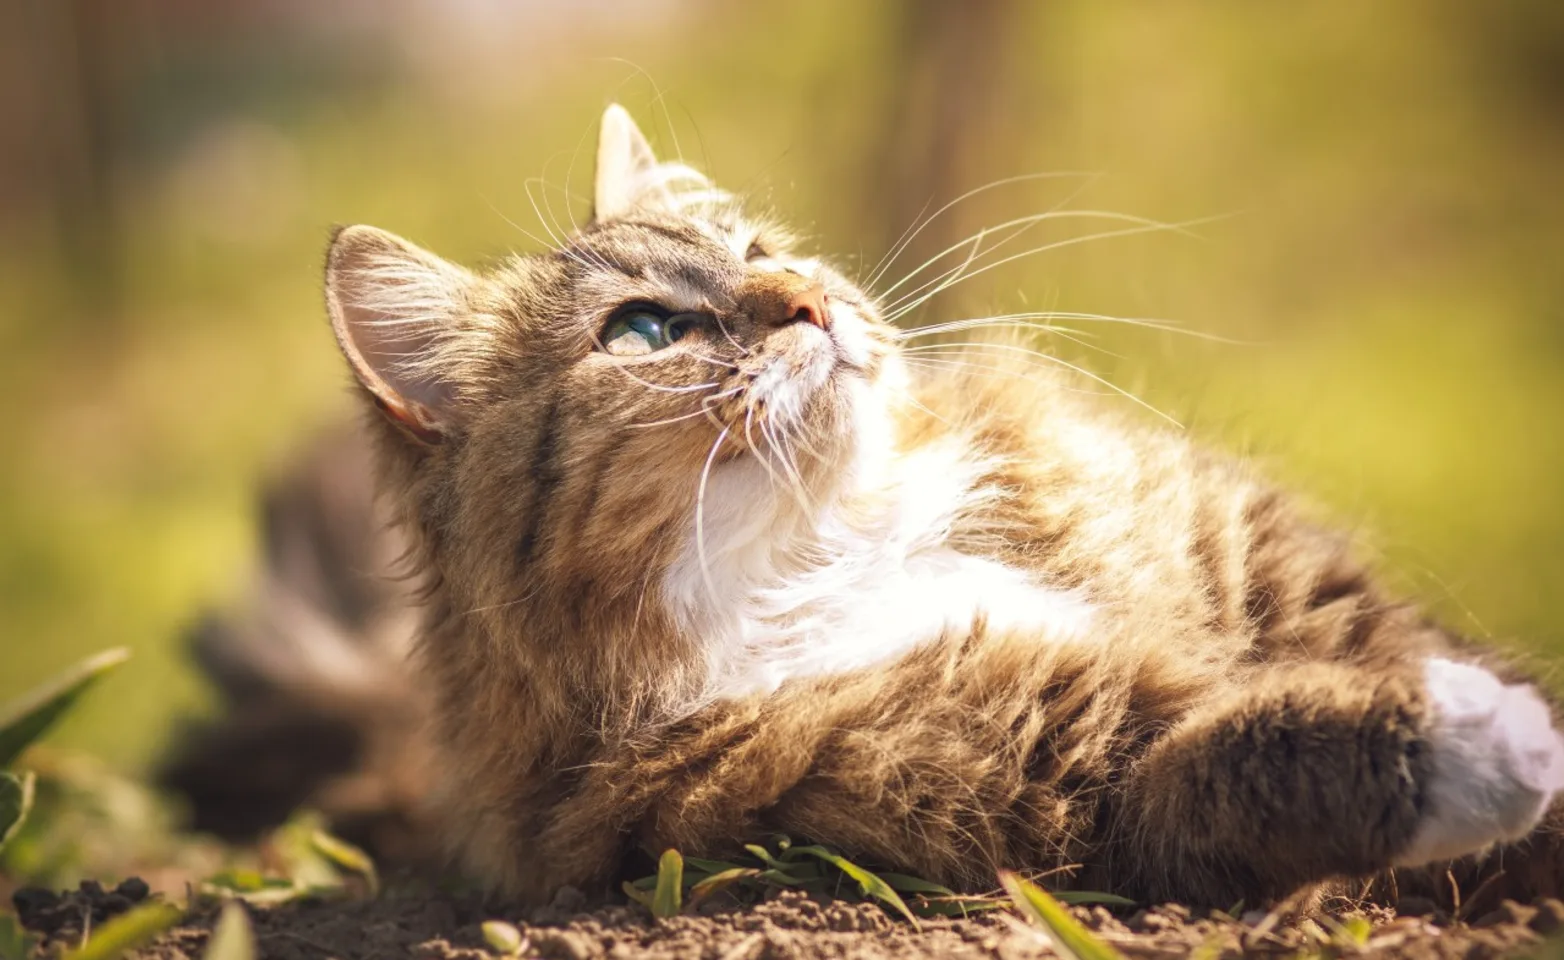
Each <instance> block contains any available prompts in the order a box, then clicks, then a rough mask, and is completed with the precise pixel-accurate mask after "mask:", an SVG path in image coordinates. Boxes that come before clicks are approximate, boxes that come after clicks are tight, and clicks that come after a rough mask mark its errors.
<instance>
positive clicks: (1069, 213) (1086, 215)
mask: <svg viewBox="0 0 1564 960" xmlns="http://www.w3.org/2000/svg"><path fill="white" fill-rule="evenodd" d="M1092 219H1095V220H1117V221H1121V222H1126V223H1134V224H1137V225H1140V226H1150V225H1152V224H1158V225H1160V226H1168V225H1167V224H1160V223H1159V222H1158V221H1155V220H1148V219H1146V218H1145V217H1136V216H1131V215H1130V214H1127V213H1114V212H1113V211H1111V210H1058V209H1053V210H1047V211H1044V212H1043V213H1032V214H1028V215H1026V216H1024V217H1016V218H1015V219H1013V220H1006V221H1005V222H1003V223H996V224H992V225H990V226H986V227H984V228H982V229H981V230H979V231H978V232H977V233H975V234H972V235H971V236H969V237H966V238H964V239H962V240H958V241H957V242H955V243H953V244H951V245H950V246H948V247H946V248H945V249H943V250H941V251H940V252H939V253H936V254H935V255H934V256H932V257H930V258H929V259H927V260H925V261H923V262H922V263H920V264H919V265H918V266H916V267H914V268H913V269H912V271H911V272H909V273H908V274H906V275H905V276H903V277H902V278H901V279H900V280H898V281H896V282H895V283H893V284H891V285H890V286H889V287H887V288H886V289H885V290H883V291H881V293H880V297H881V299H884V298H886V297H889V296H890V295H891V294H893V293H895V292H896V291H897V290H899V289H901V288H902V287H903V286H905V285H906V284H907V283H909V282H911V280H912V279H913V278H914V277H916V276H917V275H918V274H920V273H922V272H923V271H925V270H927V269H928V268H929V267H931V266H933V265H934V264H936V263H938V262H939V261H941V260H943V259H944V258H946V257H948V256H950V255H951V254H953V253H955V252H956V251H957V250H960V249H962V248H963V247H966V246H968V245H970V244H972V243H974V242H978V241H981V240H982V239H983V238H984V237H987V236H989V235H991V234H994V233H998V232H999V231H1001V230H1009V229H1011V228H1012V227H1030V226H1032V225H1033V224H1038V223H1044V222H1046V221H1049V220H1092Z"/></svg>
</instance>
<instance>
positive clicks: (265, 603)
mask: <svg viewBox="0 0 1564 960" xmlns="http://www.w3.org/2000/svg"><path fill="white" fill-rule="evenodd" d="M259 527H260V536H261V543H262V547H263V550H262V554H261V556H260V558H259V564H258V569H257V570H256V571H255V573H254V574H253V576H252V579H251V582H250V583H249V585H248V587H247V589H246V591H245V593H244V595H243V596H242V598H241V599H240V601H239V602H238V603H237V604H236V605H234V606H232V607H230V608H227V609H223V610H219V611H210V612H208V613H207V614H205V615H204V616H203V617H202V618H201V619H200V620H199V621H198V622H197V624H196V625H195V626H194V627H193V628H192V630H191V632H190V638H189V643H190V649H191V653H192V655H193V656H194V658H195V660H196V663H197V665H198V666H199V668H200V669H201V671H202V672H203V673H204V674H205V676H206V677H207V678H208V679H209V680H210V681H211V683H212V684H213V686H214V687H215V688H216V690H217V693H218V695H219V697H220V699H221V701H222V710H221V713H220V714H219V716H218V717H217V718H216V719H215V720H212V721H207V722H202V723H197V724H192V725H191V726H190V727H189V728H188V729H187V730H186V731H185V733H184V735H183V736H181V737H179V738H178V739H177V741H176V742H177V746H176V748H175V750H174V751H173V753H172V755H171V756H170V757H169V758H168V760H167V761H166V762H165V763H164V765H163V767H162V769H161V771H160V774H159V781H160V783H161V784H162V785H163V786H164V787H166V788H167V789H169V790H171V791H173V792H174V793H177V794H181V795H183V796H184V797H185V798H186V799H187V801H188V803H189V808H190V815H191V820H192V826H193V827H194V828H195V829H198V830H202V831H206V832H211V833H215V834H217V835H219V836H222V837H225V838H228V839H232V840H236V841H237V840H249V839H253V838H254V837H255V836H256V835H257V834H259V833H261V832H263V831H264V830H266V829H267V828H269V827H272V826H275V825H277V824H279V823H281V822H283V820H285V819H286V818H287V817H288V815H289V814H290V813H291V812H293V811H294V810H295V809H297V808H300V807H309V808H313V809H316V810H319V811H320V812H322V813H324V814H325V815H326V816H327V818H328V819H329V820H330V821H331V824H332V827H333V829H334V830H336V831H337V832H338V833H340V834H341V835H343V836H344V837H347V838H348V839H351V840H353V841H355V842H358V843H362V844H364V845H366V846H368V847H370V848H371V850H372V852H374V853H375V854H376V855H377V856H380V857H382V858H385V859H390V860H402V861H409V860H411V861H419V860H425V859H428V858H430V857H432V856H433V855H434V851H433V849H432V843H431V841H430V839H429V837H430V835H431V831H430V830H428V829H427V826H428V824H427V822H426V821H427V815H426V814H425V813H424V803H423V801H424V797H425V794H426V793H427V786H428V784H429V782H430V779H431V778H430V776H429V772H430V771H429V769H428V768H429V766H430V764H429V763H428V761H429V759H430V757H431V753H430V752H429V750H428V748H427V746H426V743H425V741H424V739H423V731H424V720H425V713H426V710H427V706H426V702H425V701H424V699H423V698H422V697H421V696H420V694H419V691H418V690H417V688H416V686H415V685H414V684H413V683H412V678H411V677H410V675H409V672H408V670H407V668H406V660H407V654H408V651H409V648H410V646H411V643H412V637H413V630H414V616H415V609H414V603H413V595H414V590H415V587H414V585H413V584H411V583H409V581H408V580H407V579H406V577H404V576H399V575H398V573H397V570H398V565H399V561H400V559H401V556H402V553H403V550H404V549H405V541H404V539H403V537H402V536H400V535H399V534H398V532H397V531H396V529H395V528H394V527H393V526H392V525H391V524H390V523H389V522H388V518H387V517H386V516H385V515H384V512H383V511H382V510H381V509H379V508H378V507H377V505H376V500H375V497H374V484H373V471H372V464H371V451H370V450H369V444H368V441H367V440H366V439H365V438H364V437H362V436H361V435H360V433H359V432H357V431H353V430H348V429H339V430H336V431H333V432H331V433H330V434H328V435H326V436H323V437H322V438H320V439H319V440H318V441H317V442H316V443H315V444H314V445H313V446H312V447H311V448H310V449H309V450H307V451H306V452H305V455H304V456H303V457H301V458H300V459H299V460H298V462H297V463H296V464H295V465H294V466H293V468H292V469H290V470H289V471H287V472H286V473H284V474H282V475H281V476H279V477H278V478H276V479H275V480H274V481H273V482H271V483H269V484H267V486H266V487H265V489H264V490H263V492H262V497H261V516H260V523H259Z"/></svg>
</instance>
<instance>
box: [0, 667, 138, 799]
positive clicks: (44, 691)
mask: <svg viewBox="0 0 1564 960" xmlns="http://www.w3.org/2000/svg"><path fill="white" fill-rule="evenodd" d="M128 659H130V651H129V650H126V649H125V648H123V647H117V648H115V649H113V650H105V651H103V652H102V653H100V654H97V655H96V656H92V657H88V658H87V659H86V660H83V661H82V662H81V663H79V664H77V665H76V666H74V667H72V668H71V669H69V670H67V671H66V672H65V673H63V674H61V675H60V676H58V677H56V678H55V679H53V680H51V681H49V682H47V683H45V684H44V685H43V686H41V687H38V688H36V689H34V690H32V691H31V692H29V693H27V694H25V695H24V696H23V697H22V698H21V699H20V700H18V701H16V702H14V703H11V704H8V705H7V706H6V707H5V708H4V709H3V710H0V769H3V768H5V767H9V766H10V765H11V764H13V763H15V762H16V758H17V757H19V756H21V755H22V751H23V750H26V749H27V748H28V747H29V746H31V745H32V743H33V741H35V740H37V739H38V738H39V737H41V736H43V735H44V733H45V732H47V731H48V729H49V728H50V727H52V726H53V725H54V722H55V721H56V720H58V719H60V717H61V716H62V715H64V713H65V712H66V711H67V710H69V709H70V708H71V705H72V704H74V703H75V702H76V700H77V698H78V697H80V696H81V695H82V692H83V691H85V690H86V689H87V688H88V687H90V686H92V685H93V683H94V682H96V681H97V679H98V678H99V677H101V676H103V675H104V674H106V673H108V672H109V671H110V670H113V669H114V668H115V667H117V666H119V665H120V664H122V663H124V662H125V661H126V660H128Z"/></svg>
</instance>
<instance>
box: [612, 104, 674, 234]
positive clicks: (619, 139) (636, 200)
mask: <svg viewBox="0 0 1564 960" xmlns="http://www.w3.org/2000/svg"><path fill="white" fill-rule="evenodd" d="M657 168H658V162H657V155H656V154H655V153H653V152H652V145H651V144H650V143H648V142H647V139H646V135H645V134H643V133H642V132H641V128H640V127H638V126H636V125H635V121H634V120H632V119H631V118H630V111H628V110H626V109H625V108H624V107H621V106H620V105H619V104H617V103H614V104H609V106H608V109H606V110H604V111H603V120H602V123H601V124H600V125H599V126H598V131H597V173H596V176H595V177H594V182H593V190H592V218H593V219H594V220H609V219H612V218H614V217H620V216H623V215H624V214H626V213H628V212H630V211H631V210H632V209H634V208H636V207H660V206H668V205H671V203H672V199H673V198H672V195H671V194H670V193H669V191H668V187H667V185H666V184H665V183H663V182H661V181H660V180H659V179H658V177H657Z"/></svg>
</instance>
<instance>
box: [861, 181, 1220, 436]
mask: <svg viewBox="0 0 1564 960" xmlns="http://www.w3.org/2000/svg"><path fill="white" fill-rule="evenodd" d="M1092 176H1093V175H1090V174H1081V173H1056V174H1030V175H1022V176H1017V177H1006V178H1004V179H1000V180H995V181H993V182H991V183H988V184H984V185H983V186H980V187H977V188H975V189H973V190H969V191H967V192H966V193H964V194H962V195H961V196H959V197H957V198H955V199H954V200H951V201H950V202H949V203H946V204H945V205H943V206H941V207H940V208H939V209H937V210H936V211H935V212H934V213H933V214H931V215H929V216H927V217H921V216H920V218H919V219H918V220H917V221H915V222H914V225H913V226H911V227H909V228H908V230H907V231H906V232H904V233H903V235H902V236H901V237H900V238H898V240H897V242H896V243H895V244H894V245H893V246H892V247H891V249H890V250H889V251H888V252H887V253H886V255H885V256H884V257H883V258H882V259H881V261H880V263H879V264H877V265H876V267H875V268H874V270H873V271H871V273H870V275H869V277H868V279H867V280H866V282H865V286H867V287H877V286H879V285H880V284H881V282H882V281H883V280H884V278H885V275H886V273H887V272H888V271H889V269H890V267H891V266H892V265H893V264H895V262H896V260H897V259H898V258H899V257H900V256H901V255H902V254H903V253H904V252H906V250H907V249H908V248H909V247H910V245H911V243H912V241H913V240H914V239H915V238H916V237H917V236H918V235H919V234H920V233H922V232H923V231H924V230H925V229H926V228H927V227H928V226H929V225H930V224H931V223H932V222H933V221H934V220H936V219H937V218H938V217H940V216H941V215H943V214H945V213H946V212H948V211H949V210H951V209H952V208H953V207H955V206H957V205H958V204H960V203H963V202H965V201H967V200H969V199H971V198H972V197H975V196H977V195H979V194H981V193H984V192H987V191H990V190H994V189H996V188H999V187H1004V186H1009V185H1013V184H1017V183H1021V182H1025V181H1030V180H1042V179H1050V178H1065V177H1083V178H1087V181H1088V182H1089V180H1090V179H1091V178H1092ZM1085 185H1086V184H1085V183H1083V184H1082V186H1081V187H1080V188H1077V190H1075V191H1074V192H1072V193H1071V194H1070V195H1069V196H1068V197H1066V198H1065V200H1064V201H1063V202H1061V203H1060V204H1058V205H1056V206H1055V207H1054V208H1052V209H1049V210H1046V211H1044V212H1041V213H1034V214H1029V215H1027V216H1021V217H1014V218H1012V219H1009V220H1006V221H1004V222H1001V223H997V224H993V225H990V226H986V227H984V228H982V229H980V230H978V231H977V232H976V233H973V234H971V235H969V236H967V237H965V238H963V239H961V240H959V241H957V242H955V243H952V244H950V245H949V246H947V247H945V248H944V249H943V250H941V251H939V252H938V253H936V254H934V255H933V256H932V257H929V258H928V259H927V260H925V261H923V262H922V263H920V264H918V265H916V266H914V267H913V268H912V269H911V270H909V271H907V272H906V273H904V274H902V275H901V276H900V278H899V279H897V280H895V281H894V282H892V283H890V284H888V285H886V286H884V287H883V288H882V289H878V290H876V291H875V296H876V298H877V299H878V301H879V303H880V305H881V310H882V316H883V318H884V320H885V321H887V322H888V323H892V324H895V323H898V322H899V321H902V320H905V319H906V318H907V317H909V316H910V315H911V314H912V313H913V312H914V311H916V310H918V309H919V308H920V307H922V306H924V305H925V304H927V303H928V302H929V301H930V300H932V299H933V298H934V297H936V296H939V295H940V294H942V293H944V292H946V291H948V290H950V289H951V288H953V287H955V286H957V285H958V284H961V283H965V282H967V281H969V280H971V279H973V278H975V277H978V276H981V275H983V274H985V273H988V272H990V271H992V270H996V269H999V268H1000V267H1003V266H1006V265H1008V264H1012V263H1015V262H1017V261H1020V260H1023V259H1026V258H1029V257H1034V256H1038V255H1040V254H1043V253H1047V252H1050V251H1055V250H1060V249H1064V248H1066V247H1072V246H1077V245H1080V244H1084V243H1087V242H1091V241H1098V240H1109V239H1112V238H1116V237H1130V236H1136V235H1140V234H1151V233H1163V232H1169V233H1178V234H1181V235H1184V236H1198V234H1195V233H1193V228H1195V227H1198V226H1200V225H1202V224H1205V223H1209V222H1212V221H1214V220H1218V219H1221V218H1220V217H1205V218H1200V219H1195V220H1188V221H1183V222H1163V221H1160V220H1153V219H1148V218H1145V217H1137V216H1131V215H1129V214H1122V213H1116V212H1113V211H1108V210H1076V209H1061V208H1062V207H1064V205H1065V204H1068V203H1070V202H1071V201H1073V199H1074V197H1075V196H1076V195H1077V194H1078V193H1079V192H1080V190H1082V189H1084V188H1085ZM1067 221H1084V222H1088V223H1091V222H1095V223H1104V224H1107V225H1108V228H1107V229H1097V230H1092V231H1090V232H1086V233H1077V234H1075V235H1072V236H1067V237H1063V238H1059V239H1053V240H1049V241H1047V242H1043V243H1034V244H1032V245H1030V246H1024V247H1020V248H1017V246H1016V241H1017V240H1018V239H1020V238H1021V237H1022V236H1023V235H1025V234H1026V233H1027V232H1029V231H1031V230H1033V229H1035V228H1038V227H1040V226H1042V225H1045V224H1054V223H1062V222H1067ZM1093 324H1116V325H1123V326H1130V327H1135V328H1139V329H1144V330H1148V331H1155V332H1159V333H1175V334H1180V335H1183V336H1188V337H1193V338H1196V339H1200V340H1209V341H1215V342H1221V343H1233V342H1236V341H1233V340H1229V339H1227V338H1224V337H1220V336H1216V335H1213V334H1207V333H1203V332H1200V331H1194V330H1187V329H1184V328H1183V327H1180V326H1179V325H1178V324H1176V323H1174V322H1172V321H1168V320H1160V319H1152V318H1143V317H1118V316H1111V315H1108V314H1097V313H1083V312H1071V311H1026V312H1018V313H1002V314H995V315H991V316H982V317H962V318H959V319H955V320H949V321H945V322H942V323H933V324H928V325H925V326H921V327H914V328H911V329H905V330H900V331H898V332H897V333H895V334H893V335H892V337H893V339H894V340H895V341H896V342H897V343H898V344H899V345H900V351H901V354H902V359H903V360H904V362H905V363H907V364H908V366H909V367H911V368H914V369H922V370H925V371H929V372H939V373H946V374H949V373H952V372H957V371H959V372H962V373H970V374H976V375H979V376H1000V377H1017V378H1021V379H1031V378H1032V377H1033V376H1034V374H1031V373H1029V372H1028V370H1027V367H1028V366H1030V365H1046V366H1050V367H1054V368H1060V369H1063V370H1067V371H1069V372H1070V373H1072V374H1074V375H1076V376H1079V377H1082V378H1084V379H1086V380H1089V381H1091V382H1093V383H1095V384H1098V385H1100V386H1101V387H1103V388H1105V389H1106V390H1107V391H1109V392H1111V393H1114V394H1117V395H1119V396H1122V397H1124V398H1126V399H1128V400H1130V401H1131V402H1133V403H1135V404H1136V405H1138V406H1140V407H1143V408H1144V409H1146V410H1148V411H1150V412H1152V413H1153V414H1155V415H1156V416H1158V417H1159V418H1161V419H1163V420H1166V421H1168V422H1169V423H1172V424H1174V425H1178V421H1177V420H1176V419H1174V418H1173V417H1172V416H1171V415H1169V414H1167V413H1166V412H1164V411H1162V410H1159V409H1157V408H1156V407H1154V406H1152V405H1151V404H1150V403H1148V402H1147V401H1145V400H1144V399H1142V398H1140V397H1138V396H1136V395H1135V394H1133V393H1131V392H1130V391H1128V390H1126V389H1124V388H1123V387H1120V386H1118V385H1116V384H1114V383H1112V382H1110V381H1109V380H1108V379H1106V378H1105V377H1102V376H1100V375H1098V374H1096V373H1093V372H1091V371H1090V370H1087V369H1085V368H1084V367H1082V366H1079V365H1077V364H1074V363H1071V362H1069V361H1068V360H1065V359H1063V358H1062V357H1059V356H1055V355H1053V354H1051V353H1047V352H1044V351H1042V350H1038V349H1035V348H1034V347H1033V346H1031V345H1029V344H1028V343H1027V341H1028V340H1030V339H1032V338H1034V337H1036V336H1047V337H1052V338H1058V339H1063V340H1068V341H1071V342H1073V343H1078V344H1081V345H1082V346H1085V347H1087V348H1089V349H1093V350H1102V349H1103V348H1102V347H1100V346H1099V345H1097V344H1095V343H1092V342H1090V341H1091V340H1092V339H1093V338H1094V337H1095V334H1094V333H1093V332H1091V331H1089V330H1083V329H1081V327H1082V326H1087V327H1089V326H1090V325H1093ZM988 331H998V332H1003V333H1005V334H1009V335H1010V336H1008V337H1006V338H1003V339H1000V338H994V339H985V338H982V337H976V338H972V337H969V338H966V339H960V340H955V341H952V340H950V339H949V335H951V334H962V333H969V334H970V333H972V332H988ZM924 338H929V339H931V340H932V341H933V342H929V343H918V342H917V341H919V340H922V339H924ZM1104 352H1106V351H1104ZM1017 361H1020V362H1017Z"/></svg>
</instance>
